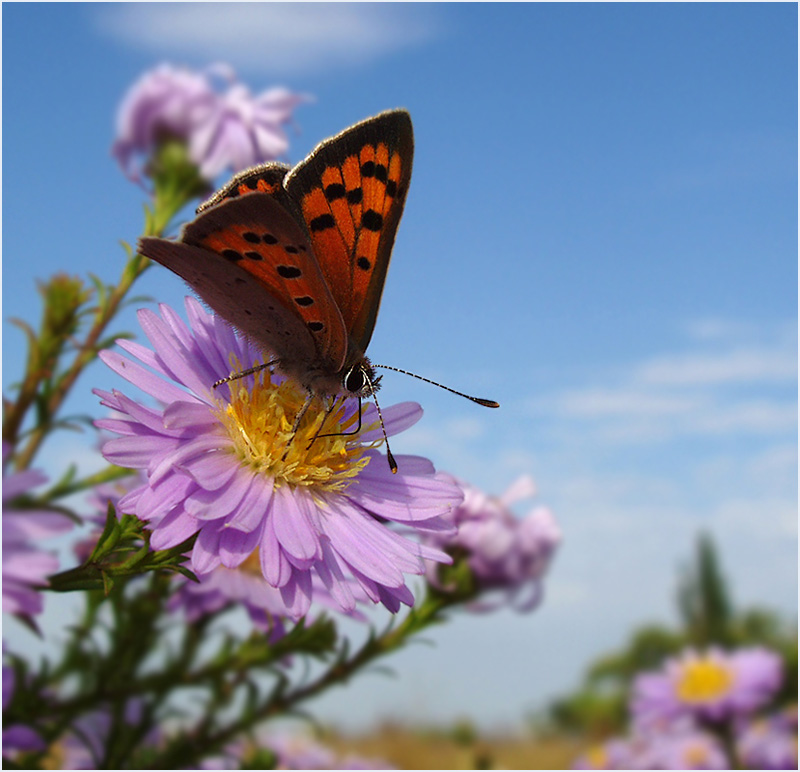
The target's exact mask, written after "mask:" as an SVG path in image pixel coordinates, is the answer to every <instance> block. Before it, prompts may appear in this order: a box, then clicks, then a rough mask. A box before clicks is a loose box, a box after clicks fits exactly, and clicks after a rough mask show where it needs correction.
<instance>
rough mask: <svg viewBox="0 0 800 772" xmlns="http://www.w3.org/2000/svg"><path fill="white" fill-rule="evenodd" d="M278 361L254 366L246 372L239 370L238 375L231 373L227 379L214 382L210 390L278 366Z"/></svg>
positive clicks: (271, 360) (274, 360)
mask: <svg viewBox="0 0 800 772" xmlns="http://www.w3.org/2000/svg"><path fill="white" fill-rule="evenodd" d="M279 361H280V360H279V359H270V361H269V362H262V363H261V364H260V365H256V366H255V367H249V368H248V369H247V370H241V371H240V372H238V373H231V374H230V375H229V376H227V378H220V379H219V380H218V381H215V383H214V385H213V386H212V387H211V388H212V389H216V388H217V386H222V384H223V383H230V382H231V381H237V380H239V378H245V377H247V376H248V375H252V374H253V373H260V372H261V371H262V370H266V369H267V368H268V367H272V365H276V364H278V362H279Z"/></svg>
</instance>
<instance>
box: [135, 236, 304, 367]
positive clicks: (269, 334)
mask: <svg viewBox="0 0 800 772" xmlns="http://www.w3.org/2000/svg"><path fill="white" fill-rule="evenodd" d="M139 251H140V252H141V253H142V254H143V255H145V256H147V257H149V258H150V259H151V260H155V261H156V262H157V263H161V265H163V266H164V267H165V268H169V270H170V271H173V272H174V273H176V274H178V276H180V277H181V278H182V279H183V280H184V281H185V282H186V283H187V284H188V285H189V286H190V287H191V288H192V290H194V292H196V293H197V295H199V297H200V298H201V299H202V300H203V301H204V302H205V303H206V305H208V306H209V307H210V308H211V309H212V310H213V311H214V312H215V313H216V314H218V315H219V316H221V317H222V318H223V319H225V320H226V321H228V322H230V323H231V324H232V325H233V326H234V327H236V328H237V329H238V330H240V331H241V332H243V333H244V334H245V335H246V336H247V337H249V338H251V339H252V340H254V341H256V342H257V343H260V344H261V345H262V346H264V347H265V348H266V350H267V352H268V353H269V354H270V355H273V354H274V356H276V357H280V358H284V357H286V356H287V355H289V356H291V358H292V360H294V361H295V362H296V363H302V362H312V361H314V360H316V358H317V357H318V354H317V349H316V345H315V344H314V339H313V337H312V335H311V333H310V332H309V330H308V328H307V327H306V326H305V324H304V323H303V321H302V320H301V319H300V317H298V316H296V315H295V314H292V313H290V312H289V311H287V310H286V309H285V308H284V306H283V304H282V303H280V302H278V301H277V299H271V298H265V297H264V287H263V286H262V285H261V284H260V282H258V281H257V280H256V279H255V278H254V277H253V276H252V275H251V274H249V273H247V272H246V271H243V270H236V271H233V270H231V266H230V264H228V263H227V262H225V261H224V260H223V259H222V258H220V256H219V255H217V254H216V253H214V252H209V251H208V250H206V249H201V248H200V247H193V246H189V245H188V244H184V243H182V242H180V241H167V240H166V239H156V238H143V239H141V240H140V242H139Z"/></svg>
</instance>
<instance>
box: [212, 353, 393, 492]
mask: <svg viewBox="0 0 800 772" xmlns="http://www.w3.org/2000/svg"><path fill="white" fill-rule="evenodd" d="M230 390H231V398H230V402H229V403H223V402H220V403H219V407H218V409H217V416H218V418H219V420H220V421H221V422H222V424H223V426H224V427H225V429H226V431H227V432H228V435H229V436H230V437H231V438H232V439H233V442H234V452H235V453H236V454H237V455H238V456H239V458H240V460H241V461H242V463H243V464H247V465H248V466H250V467H252V469H253V470H255V471H257V472H259V473H260V474H263V475H266V476H268V477H272V478H273V479H274V480H275V486H276V487H277V486H280V485H293V486H300V485H302V486H306V487H307V488H308V489H309V490H311V491H334V492H341V491H342V490H344V489H345V488H346V487H347V486H348V485H349V484H350V483H351V482H352V481H353V479H354V478H355V477H356V475H358V473H359V472H360V471H361V470H362V469H363V468H364V467H365V466H366V465H367V464H368V463H369V456H365V455H364V450H365V449H366V448H367V447H375V446H376V445H379V444H380V440H378V441H376V442H374V443H371V444H367V445H364V444H361V443H360V442H359V434H360V433H359V434H353V433H352V432H353V431H354V429H355V427H356V426H358V413H357V412H355V413H353V414H352V415H351V416H349V417H348V418H345V399H344V398H337V399H336V400H335V401H334V403H333V408H332V409H331V410H330V412H328V410H327V408H326V407H325V406H324V405H322V402H321V400H315V402H314V403H312V405H311V406H310V407H309V409H308V410H307V411H306V412H305V414H304V415H303V417H302V419H301V420H300V424H299V425H298V427H297V431H293V427H294V424H295V421H296V419H297V416H298V414H299V413H300V410H301V409H302V407H303V405H304V404H305V399H306V394H305V392H304V391H303V390H302V389H301V388H300V387H299V386H297V385H296V384H295V383H294V382H293V381H290V380H288V379H286V380H284V381H283V382H282V383H279V384H276V383H274V382H273V381H272V376H271V373H270V372H269V370H268V369H264V370H261V372H259V373H257V374H256V375H255V386H254V387H253V388H252V390H251V389H249V388H247V386H246V385H245V381H244V379H242V380H238V381H232V382H231V383H230ZM362 428H363V431H367V430H369V429H372V428H374V426H366V425H365V426H363V427H362ZM348 433H349V434H348Z"/></svg>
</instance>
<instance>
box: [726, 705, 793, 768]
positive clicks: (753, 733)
mask: <svg viewBox="0 0 800 772" xmlns="http://www.w3.org/2000/svg"><path fill="white" fill-rule="evenodd" d="M737 750H738V753H739V758H740V760H741V762H742V765H743V766H744V767H745V768H747V769H797V706H794V707H792V708H791V709H785V710H783V711H781V712H779V713H775V714H773V715H771V716H767V717H766V718H761V719H758V720H756V721H753V722H751V723H750V724H749V725H748V726H747V727H745V728H744V729H743V730H742V731H741V732H740V734H739V738H738V743H737Z"/></svg>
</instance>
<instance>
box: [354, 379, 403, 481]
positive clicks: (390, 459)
mask: <svg viewBox="0 0 800 772" xmlns="http://www.w3.org/2000/svg"><path fill="white" fill-rule="evenodd" d="M361 372H362V373H364V378H366V380H367V383H368V384H369V390H370V393H371V394H372V399H374V400H375V408H376V409H377V411H378V420H379V421H380V423H381V431H382V432H383V439H384V442H386V460H387V461H388V462H389V469H391V470H392V474H397V461H395V460H394V456H393V455H392V451H391V450H389V438H388V437H387V436H386V426H385V425H384V423H383V414H382V413H381V406H380V405H379V404H378V398H377V397H376V396H375V386H374V385H373V383H372V379H371V378H370V377H369V373H368V372H367V370H366V368H364V369H363V370H362V371H361ZM358 406H359V419H360V418H361V410H360V409H361V400H359V403H358Z"/></svg>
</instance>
